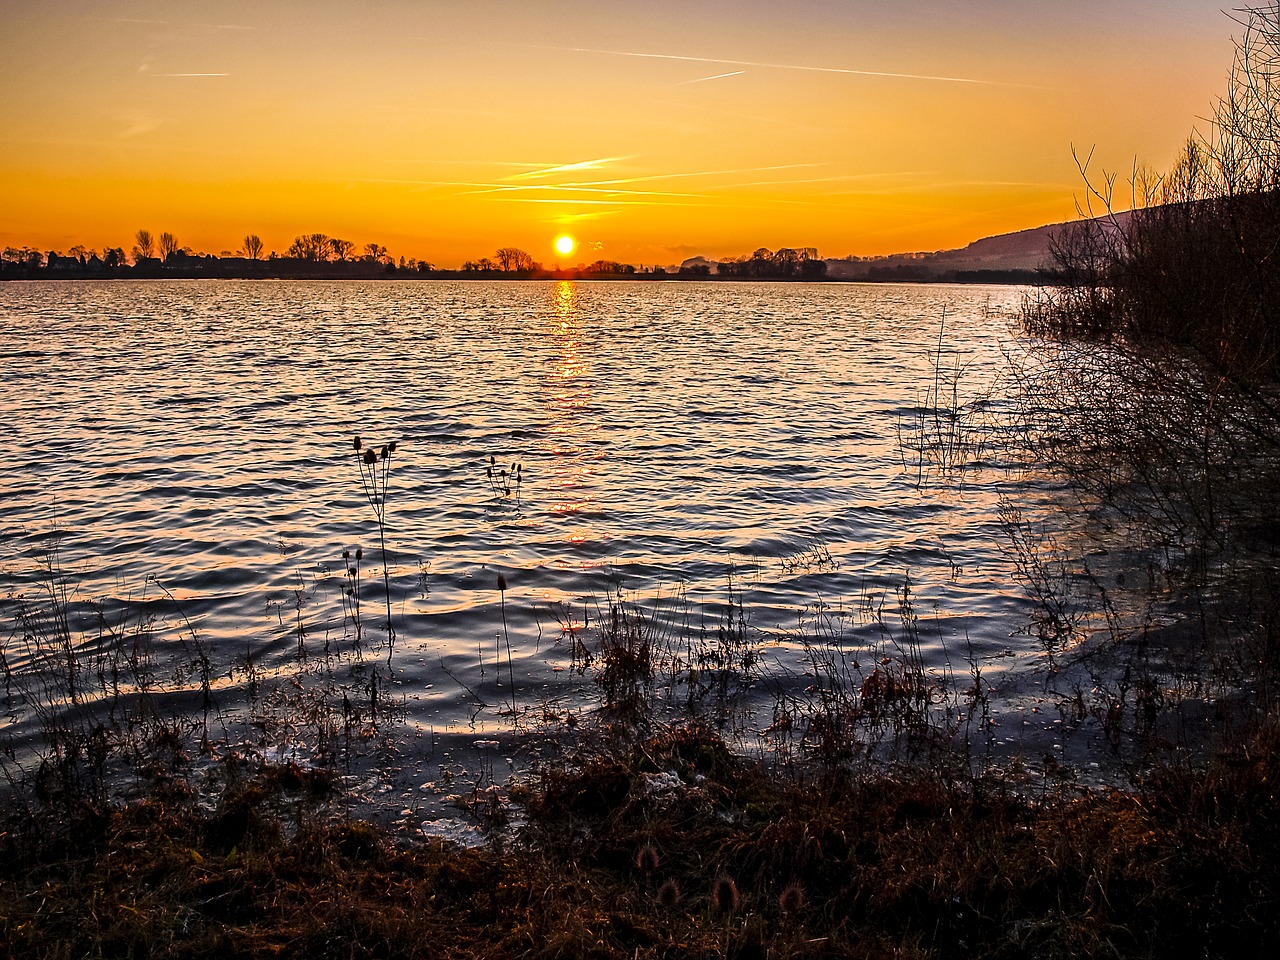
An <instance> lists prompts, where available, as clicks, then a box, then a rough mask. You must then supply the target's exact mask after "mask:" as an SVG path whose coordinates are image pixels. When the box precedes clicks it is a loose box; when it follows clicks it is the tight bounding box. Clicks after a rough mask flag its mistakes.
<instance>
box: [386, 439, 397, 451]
mask: <svg viewBox="0 0 1280 960" xmlns="http://www.w3.org/2000/svg"><path fill="white" fill-rule="evenodd" d="M387 449H388V450H390V451H391V452H392V453H395V452H396V442H395V441H394V440H392V441H391V442H390V443H389V444H387Z"/></svg>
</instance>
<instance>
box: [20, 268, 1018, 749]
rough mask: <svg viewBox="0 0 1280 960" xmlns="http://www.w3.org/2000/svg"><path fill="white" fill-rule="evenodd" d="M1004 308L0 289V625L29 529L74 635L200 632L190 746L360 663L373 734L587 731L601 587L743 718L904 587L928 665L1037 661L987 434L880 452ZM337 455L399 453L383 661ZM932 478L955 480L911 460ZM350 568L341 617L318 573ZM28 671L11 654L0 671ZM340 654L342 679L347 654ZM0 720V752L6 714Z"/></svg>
mask: <svg viewBox="0 0 1280 960" xmlns="http://www.w3.org/2000/svg"><path fill="white" fill-rule="evenodd" d="M1021 296H1022V291H1021V290H1019V289H1016V288H1007V287H967V286H943V285H928V286H914V285H853V284H769V283H741V284H736V283H676V282H669V283H642V282H616V283H614V282H595V283H589V282H588V283H584V282H527V283H523V282H522V283H486V282H471V283H446V282H405V283H396V282H380V283H326V282H309V283H286V282H228V281H207V282H206V281H193V282H172V283H163V282H155V283H147V282H138V283H134V282H121V283H74V284H73V283H66V284H43V283H9V284H4V285H0V362H2V363H3V375H2V376H0V411H3V416H2V417H0V449H2V450H3V454H4V457H5V461H6V464H7V466H6V469H5V471H4V473H3V475H2V476H0V491H2V493H3V496H2V498H0V550H2V555H0V564H2V565H3V566H2V568H0V569H2V570H3V573H4V574H5V576H6V577H7V583H6V588H7V589H6V592H7V593H8V594H9V595H10V599H9V601H8V603H7V606H6V611H5V612H6V616H7V618H8V620H9V623H8V624H7V625H6V630H9V629H10V628H12V627H13V626H14V624H15V623H16V618H17V617H18V616H19V613H20V611H19V609H18V601H19V600H25V601H26V602H28V603H29V604H31V605H33V606H38V603H39V602H42V601H41V598H42V596H43V595H44V591H45V588H46V587H47V585H48V581H49V580H50V574H49V571H48V570H47V569H45V570H42V561H41V557H42V556H43V554H44V552H45V551H47V549H48V548H49V546H50V545H51V544H52V543H54V542H55V541H56V546H57V558H56V560H57V566H56V569H55V570H54V571H53V575H54V576H53V579H55V580H57V579H59V577H60V578H61V580H62V582H63V583H65V585H66V587H65V589H66V593H67V599H68V604H69V609H70V611H71V624H70V626H71V627H72V631H71V632H72V633H73V634H74V639H75V642H76V643H81V644H83V645H85V646H86V648H91V647H93V645H94V644H95V643H96V644H98V645H99V646H100V647H101V646H102V645H103V644H105V643H106V642H107V641H105V640H104V639H103V628H102V624H103V623H107V624H109V625H114V626H112V627H111V630H110V631H108V633H111V631H114V633H113V634H112V635H120V634H123V633H125V632H128V631H130V630H132V631H133V632H134V633H135V634H136V633H138V632H139V631H140V629H141V628H140V626H139V625H140V624H145V625H146V630H147V632H148V635H149V636H152V635H153V636H154V637H155V638H157V643H161V644H163V642H168V643H171V644H174V645H179V644H184V645H186V646H188V647H189V646H190V645H191V643H192V640H193V639H194V640H196V641H198V645H199V648H200V650H202V651H204V653H205V654H206V655H207V656H208V658H209V661H210V663H211V670H212V677H211V679H210V682H211V684H212V690H213V695H214V699H215V701H216V710H217V711H218V713H219V715H220V717H221V718H222V719H221V723H222V726H223V728H224V729H226V728H227V727H228V725H231V724H232V720H230V719H228V718H235V717H237V716H238V715H240V714H243V713H245V712H246V711H248V712H252V710H253V709H257V708H251V706H249V705H250V704H251V702H252V701H253V700H254V699H255V698H256V697H259V696H261V689H262V686H261V684H262V683H264V682H265V680H264V678H274V679H275V680H276V681H277V682H279V681H281V679H282V678H294V679H296V678H297V676H299V675H301V676H302V677H303V678H304V681H305V678H306V677H310V676H313V675H314V671H315V667H314V665H315V664H316V663H318V662H329V663H330V667H332V664H333V663H334V662H337V663H339V664H343V663H345V664H347V665H348V666H350V665H351V664H356V663H360V662H366V663H367V664H372V663H374V662H377V663H380V664H382V665H383V666H382V667H380V668H378V669H381V670H382V675H381V676H382V680H381V682H382V683H383V684H384V688H383V697H384V700H383V702H384V703H386V702H391V701H394V702H395V703H397V704H398V705H399V710H400V712H401V717H400V722H401V729H402V730H405V731H408V732H409V735H411V736H417V737H419V738H421V737H422V736H426V737H428V738H429V739H431V740H432V741H433V742H435V741H436V739H437V738H446V739H447V738H448V737H450V736H455V735H456V737H457V738H459V742H462V741H467V742H474V741H475V738H476V737H506V736H508V735H509V733H508V732H509V731H510V729H511V727H512V724H513V721H519V720H521V719H523V720H524V721H526V722H527V721H528V720H529V718H530V716H531V715H532V714H533V713H534V712H536V711H535V707H536V709H537V710H540V711H541V712H542V714H543V715H546V716H549V717H552V718H553V719H554V718H555V717H561V718H563V717H567V716H569V714H571V713H574V712H575V711H578V712H589V711H590V709H591V708H592V705H593V703H594V702H595V699H596V696H597V694H596V685H595V684H594V683H592V680H591V673H590V671H588V672H587V673H586V674H585V675H581V676H580V675H579V674H578V673H576V672H575V671H574V670H573V669H572V666H573V664H572V661H571V657H570V652H571V646H572V644H571V643H570V642H569V640H568V638H567V637H566V636H563V635H562V634H563V628H565V627H569V628H570V629H571V630H574V631H579V632H580V635H581V636H583V637H587V636H588V635H589V630H590V628H591V626H592V621H593V619H594V618H595V617H596V616H597V615H598V614H601V613H603V614H607V612H608V605H609V602H610V599H611V598H617V597H618V596H620V595H621V596H622V598H623V599H624V600H626V601H627V602H628V603H633V604H635V605H636V606H635V609H638V610H639V611H642V612H643V614H644V615H645V616H650V615H653V616H656V618H657V620H658V621H660V622H662V623H664V624H666V627H665V632H664V633H663V636H664V637H665V638H667V645H668V646H669V647H673V648H674V647H675V646H678V645H680V644H683V645H684V649H686V650H688V649H690V644H691V643H693V642H694V641H697V642H707V638H708V637H711V638H714V637H715V636H717V635H718V634H717V631H718V630H720V628H722V627H723V626H724V625H725V624H726V623H731V624H738V625H739V626H745V631H744V633H745V635H746V637H747V641H748V644H749V645H750V646H751V647H752V648H753V649H756V650H758V651H759V652H760V653H761V656H762V659H761V663H760V666H759V667H758V668H757V671H756V674H757V675H756V679H755V683H756V687H755V689H756V696H757V699H758V700H759V701H760V703H759V704H758V706H760V707H761V710H762V712H763V713H765V714H766V716H765V717H764V718H763V719H762V720H761V721H760V724H759V725H761V726H763V725H764V724H765V723H767V722H768V716H767V713H768V709H769V706H768V705H769V703H771V702H776V700H777V698H778V697H779V696H781V695H782V692H785V690H788V689H796V690H803V689H804V688H805V687H806V686H811V685H812V682H813V681H812V677H811V675H810V674H811V672H812V671H811V668H812V663H811V660H810V659H807V658H806V647H805V644H806V638H807V639H808V641H809V642H812V641H813V638H814V637H820V638H822V639H823V640H824V641H825V642H828V644H829V645H831V644H834V645H838V646H841V647H844V648H847V649H849V650H868V651H871V652H872V653H876V652H884V651H885V649H886V645H888V649H889V652H893V649H892V648H894V647H895V645H897V646H900V644H901V634H900V632H901V629H902V624H901V618H900V616H899V614H898V591H899V590H900V589H901V587H902V585H903V584H904V583H906V582H908V581H909V583H910V589H911V591H912V597H913V599H914V612H915V613H916V614H917V615H918V616H919V618H920V625H919V652H920V656H921V657H922V660H923V663H924V665H925V666H926V667H927V668H928V670H929V671H935V672H939V673H941V672H945V671H947V670H949V669H950V670H953V671H956V672H963V671H964V670H965V669H966V667H965V665H964V662H963V661H964V658H965V657H967V656H972V657H975V658H978V659H979V661H980V662H981V663H982V664H983V665H984V672H985V673H986V675H987V676H988V678H989V679H990V680H991V681H992V682H993V683H995V684H998V683H999V680H1000V677H1001V675H1002V672H1003V671H1004V670H1005V669H1006V667H1008V666H1009V665H1011V664H1016V663H1019V662H1023V661H1024V660H1025V659H1026V658H1032V657H1034V656H1035V655H1036V654H1038V653H1039V650H1038V648H1037V646H1036V644H1035V642H1034V641H1032V640H1030V639H1028V637H1027V636H1026V635H1025V630H1024V628H1025V626H1026V617H1027V607H1026V601H1025V600H1024V598H1023V595H1022V591H1021V589H1020V587H1019V585H1018V582H1017V578H1016V576H1015V570H1014V568H1013V565H1012V562H1011V560H1010V558H1009V556H1008V554H1007V551H1006V549H1005V537H1004V534H1003V532H1002V526H1001V520H1000V517H999V516H998V511H997V505H998V500H999V497H1000V496H1001V494H1003V493H1008V492H1010V491H1013V490H1015V489H1016V487H1015V484H1017V483H1019V482H1020V480H1019V478H1018V477H1017V476H1015V475H1013V474H1012V473H1010V469H1011V468H1010V465H1009V464H1006V463H1004V462H1003V457H1002V454H1001V447H1000V445H999V443H991V444H988V445H987V446H986V447H984V448H983V449H982V450H979V451H976V456H970V454H971V453H974V451H966V450H961V451H958V452H956V453H954V454H953V455H951V456H950V457H946V456H941V455H940V454H938V453H937V451H936V450H935V453H934V454H933V455H931V459H930V458H926V462H925V463H924V464H923V472H922V463H921V460H920V457H919V456H918V455H917V453H916V452H915V449H914V448H915V447H916V446H918V445H919V441H920V440H921V439H922V438H921V436H920V435H919V429H918V427H919V423H920V420H919V415H920V412H921V409H922V406H921V405H922V401H924V400H925V399H927V398H926V394H927V393H928V392H929V391H930V390H931V389H933V387H934V386H935V384H936V383H938V382H939V381H938V379H937V376H938V369H937V367H936V366H935V364H934V354H935V352H936V351H937V350H938V345H939V330H940V325H941V324H942V323H943V319H944V316H945V331H944V335H943V338H942V348H943V353H944V358H943V361H944V362H943V364H942V367H943V374H944V376H943V378H942V381H941V383H942V385H943V388H944V389H943V391H942V392H943V393H944V395H945V396H944V399H948V400H949V399H950V394H949V392H948V388H947V383H948V382H949V380H950V379H951V378H952V376H953V373H954V370H955V366H954V365H955V364H956V363H959V364H962V365H963V370H962V372H961V374H960V377H959V379H960V386H959V394H958V399H959V400H960V401H962V402H963V401H967V400H973V399H976V398H981V397H984V396H985V394H986V393H987V391H988V390H989V389H990V387H991V385H992V384H993V383H995V382H996V379H997V377H998V376H999V374H1000V373H1001V371H1002V370H1003V369H1004V368H1005V362H1006V361H1005V356H1004V351H1005V350H1006V349H1009V348H1010V344H1011V337H1010V329H1011V326H1012V323H1011V319H1010V318H1011V316H1013V315H1014V313H1016V309H1017V306H1018V304H1019V302H1020V299H1021ZM987 401H988V402H985V403H984V404H982V414H981V415H982V417H983V419H984V420H985V421H989V422H995V421H998V419H999V416H1000V414H1001V402H1002V401H1001V398H1000V397H999V396H994V397H989V398H987ZM926 419H927V420H928V422H929V423H932V422H933V421H932V420H931V419H929V418H926ZM356 435H359V436H360V437H362V438H363V440H364V442H365V443H366V444H370V445H374V446H380V445H381V444H383V443H385V442H388V441H392V440H394V441H396V443H397V446H396V450H395V453H394V454H393V455H392V456H391V459H390V460H389V461H388V464H387V466H388V473H387V476H388V480H389V489H388V495H387V499H386V541H387V551H388V566H389V571H388V576H389V581H390V590H391V599H392V618H393V622H394V626H395V646H394V650H393V651H388V650H387V648H386V640H387V631H386V619H387V618H386V611H385V599H384V592H383V582H382V567H381V556H382V554H381V552H380V550H379V546H378V544H379V533H378V528H377V525H376V523H375V522H374V511H373V510H372V509H371V506H370V504H369V502H368V500H367V498H366V496H365V493H364V491H363V490H362V486H361V480H360V472H359V466H358V461H357V457H358V454H357V453H356V451H355V450H354V448H353V442H352V438H353V437H354V436H356ZM923 439H924V440H926V441H929V440H937V439H938V437H937V436H936V435H934V434H933V432H932V431H930V430H926V436H925V437H924V438H923ZM944 439H945V438H944ZM935 446H936V445H935ZM491 457H492V458H494V459H495V461H496V463H497V464H498V465H499V466H509V465H511V464H513V463H518V464H519V465H520V474H521V483H520V485H519V489H518V498H517V496H516V495H515V491H513V494H512V496H511V497H504V496H495V494H494V491H493V490H492V488H491V485H490V482H489V480H488V478H487V476H486V468H487V467H488V465H489V464H490V458H491ZM939 458H941V459H950V460H953V461H954V463H953V464H952V465H953V466H957V467H960V468H962V469H957V470H951V471H941V472H939V471H938V470H937V469H934V467H936V464H935V463H933V462H932V461H936V460H937V459H939ZM922 480H924V481H925V482H921V481H922ZM55 534H56V538H55V537H54V536H53V535H55ZM357 548H360V549H361V550H362V551H363V561H362V562H361V563H360V564H359V578H360V589H359V591H358V595H359V599H360V610H359V618H358V622H357V617H356V610H355V607H354V602H353V601H354V600H355V599H356V598H355V597H354V596H353V597H347V596H346V593H345V591H346V590H347V589H348V587H350V586H351V585H352V577H351V576H350V574H349V573H348V569H349V567H350V566H353V565H355V564H354V563H353V561H344V559H343V551H344V550H346V551H350V552H351V553H352V554H353V555H354V551H355V550H356V549H357ZM499 575H501V576H502V577H503V579H504V581H505V585H506V589H505V591H503V592H500V591H499V590H498V577H499ZM731 601H732V602H733V603H734V605H735V606H734V607H733V609H734V610H735V611H736V612H735V613H734V614H733V616H732V617H730V616H728V612H729V610H730V603H731ZM737 604H740V607H738V606H737ZM584 621H585V623H584ZM95 624H96V626H95ZM357 630H358V632H359V637H358V638H357ZM19 632H20V631H19ZM357 639H358V640H359V644H360V650H359V652H357V651H356V650H355V646H356V643H357ZM159 649H163V646H161V647H159ZM388 654H390V656H389V661H390V663H389V666H387V661H388ZM36 655H37V653H35V652H33V651H32V650H30V649H28V648H24V647H22V646H21V644H19V643H18V641H17V640H16V639H14V638H12V637H11V638H10V641H9V646H8V652H7V658H8V660H9V664H10V668H11V669H12V668H17V667H20V666H21V665H22V663H23V662H24V658H28V659H30V658H31V657H34V656H36ZM335 658H336V660H335ZM308 664H309V665H311V666H307V665H308ZM363 669H364V671H365V672H364V673H358V671H357V673H358V675H359V676H360V677H361V678H362V679H361V683H365V684H366V687H362V688H361V689H367V683H368V682H369V681H368V677H369V675H370V671H371V670H374V668H373V667H372V666H366V667H364V668H363ZM860 669H863V670H865V664H862V665H860ZM339 672H340V671H339ZM375 672H376V671H375ZM512 681H514V690H513V689H512ZM187 682H188V684H190V683H191V682H192V681H191V680H190V677H188V678H187ZM300 683H301V682H300ZM295 688H300V685H299V684H295ZM353 689H354V688H353ZM352 696H353V697H354V693H353V694H352ZM16 702H17V701H16V700H14V698H12V697H11V698H10V704H9V719H8V720H7V723H8V725H9V727H10V732H11V733H12V732H13V731H14V730H21V729H22V728H23V724H24V723H27V722H29V719H30V718H27V719H23V718H22V716H21V713H22V711H21V710H20V709H19V707H17V706H15V705H14V704H15V703H16ZM513 702H514V705H515V707H516V710H515V711H514V712H513V711H512V710H511V707H512V705H513ZM504 704H505V710H504ZM348 706H350V703H348ZM344 709H346V708H345V707H344ZM355 709H356V708H355V707H351V710H355ZM369 712H370V711H368V710H366V711H365V713H366V714H368V713H369ZM364 719H366V720H367V719H368V717H367V716H366V717H365V718H364ZM276 720H277V721H279V720H280V717H279V716H277V717H276ZM258 727H259V728H264V727H263V722H261V721H260V722H259V724H258ZM263 736H264V738H267V735H266V734H263ZM271 736H272V737H275V738H277V739H280V738H284V737H285V736H286V733H285V732H281V730H275V731H274V732H273V733H272V735H271ZM268 739H270V738H268ZM503 742H504V743H506V741H505V740H504V741H503Z"/></svg>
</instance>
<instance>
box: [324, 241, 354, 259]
mask: <svg viewBox="0 0 1280 960" xmlns="http://www.w3.org/2000/svg"><path fill="white" fill-rule="evenodd" d="M355 249H356V245H355V244H354V243H352V242H351V241H350V240H339V239H338V238H337V237H330V238H329V250H330V251H331V252H332V254H333V259H334V260H337V261H338V262H339V263H341V262H343V261H345V260H349V259H351V254H352V253H354V252H355Z"/></svg>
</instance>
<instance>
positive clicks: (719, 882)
mask: <svg viewBox="0 0 1280 960" xmlns="http://www.w3.org/2000/svg"><path fill="white" fill-rule="evenodd" d="M711 904H712V906H714V907H715V908H716V910H717V911H719V912H720V913H733V912H734V911H735V910H737V909H738V885H737V884H736V883H734V882H733V877H728V876H720V877H718V878H717V879H716V882H715V883H714V884H713V885H712V887H711Z"/></svg>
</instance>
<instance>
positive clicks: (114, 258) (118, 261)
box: [102, 247, 125, 270]
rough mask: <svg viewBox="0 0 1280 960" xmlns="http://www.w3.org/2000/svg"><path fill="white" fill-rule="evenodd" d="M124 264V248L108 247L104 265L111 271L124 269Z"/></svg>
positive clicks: (103, 255) (103, 256)
mask: <svg viewBox="0 0 1280 960" xmlns="http://www.w3.org/2000/svg"><path fill="white" fill-rule="evenodd" d="M124 263H125V260H124V249H123V248H122V247H107V249H106V250H105V251H104V252H103V254H102V265H103V266H104V267H106V268H107V269H109V270H114V269H115V268H116V267H123V266H124Z"/></svg>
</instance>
